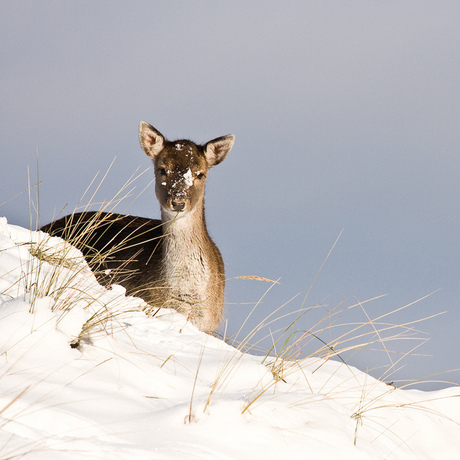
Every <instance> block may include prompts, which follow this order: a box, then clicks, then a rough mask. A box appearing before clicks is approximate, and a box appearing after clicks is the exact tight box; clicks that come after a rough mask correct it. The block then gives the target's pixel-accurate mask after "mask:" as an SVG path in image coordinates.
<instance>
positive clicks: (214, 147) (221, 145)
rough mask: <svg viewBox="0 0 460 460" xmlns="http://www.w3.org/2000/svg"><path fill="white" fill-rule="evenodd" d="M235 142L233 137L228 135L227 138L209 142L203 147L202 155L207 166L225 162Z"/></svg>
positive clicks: (223, 137)
mask: <svg viewBox="0 0 460 460" xmlns="http://www.w3.org/2000/svg"><path fill="white" fill-rule="evenodd" d="M234 142H235V136H234V135H233V134H229V135H228V136H222V137H218V138H217V139H213V140H212V141H209V142H208V143H206V145H205V146H204V153H205V155H206V161H207V162H208V166H209V167H211V166H216V165H218V164H219V163H221V162H222V161H224V160H225V158H226V156H227V155H228V154H229V153H230V150H231V149H232V147H233V143H234Z"/></svg>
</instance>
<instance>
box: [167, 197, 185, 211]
mask: <svg viewBox="0 0 460 460" xmlns="http://www.w3.org/2000/svg"><path fill="white" fill-rule="evenodd" d="M186 206H187V202H186V201H185V200H182V199H174V198H173V199H172V200H171V204H170V207H171V209H172V210H173V211H175V212H181V211H185V207H186Z"/></svg>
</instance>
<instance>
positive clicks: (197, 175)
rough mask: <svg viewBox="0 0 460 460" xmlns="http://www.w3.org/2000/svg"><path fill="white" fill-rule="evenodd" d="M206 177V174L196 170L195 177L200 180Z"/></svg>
mask: <svg viewBox="0 0 460 460" xmlns="http://www.w3.org/2000/svg"><path fill="white" fill-rule="evenodd" d="M205 177H206V174H204V173H202V172H197V173H196V178H197V179H199V180H202V179H204V178H205Z"/></svg>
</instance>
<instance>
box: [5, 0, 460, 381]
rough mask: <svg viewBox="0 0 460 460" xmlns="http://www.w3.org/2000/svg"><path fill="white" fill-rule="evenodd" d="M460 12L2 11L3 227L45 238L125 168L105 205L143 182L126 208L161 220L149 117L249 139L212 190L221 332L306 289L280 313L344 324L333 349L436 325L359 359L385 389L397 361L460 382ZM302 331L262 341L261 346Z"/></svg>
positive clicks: (170, 5) (115, 4) (257, 8)
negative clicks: (46, 226)
mask: <svg viewBox="0 0 460 460" xmlns="http://www.w3.org/2000/svg"><path fill="white" fill-rule="evenodd" d="M459 19H460V5H459V4H458V2H454V1H441V2H436V4H434V3H428V2H416V1H403V2H396V1H388V2H385V3H384V4H382V3H381V2H368V1H355V2H339V1H329V2H313V1H304V2H301V1H283V2H276V1H265V2H263V4H261V3H260V2H255V1H234V2H213V1H210V0H209V1H207V0H203V1H189V2H180V1H174V0H173V1H168V2H157V1H135V2H131V3H130V4H129V5H128V4H127V3H126V2H122V1H111V2H107V1H100V2H91V1H80V2H78V3H75V2H70V1H42V2H40V3H37V2H33V1H21V2H2V3H1V5H0V57H1V59H0V62H1V64H0V65H1V73H0V121H1V126H2V134H1V136H0V155H1V157H0V158H1V160H2V162H1V164H2V168H0V204H1V206H0V214H1V215H4V216H6V217H7V219H8V222H9V223H11V224H16V225H21V226H25V227H26V228H29V227H32V228H35V225H36V221H37V214H38V216H39V222H41V223H42V224H43V223H47V222H49V221H50V220H52V219H53V217H55V216H57V215H58V214H60V213H62V212H64V213H68V212H72V210H73V209H75V207H76V206H78V205H79V203H85V200H86V202H87V199H88V197H90V196H91V195H92V193H93V191H94V190H95V189H96V188H97V184H99V182H100V181H101V179H102V177H104V175H105V173H106V171H107V170H109V172H108V173H107V175H106V176H105V178H104V180H103V182H102V185H101V186H100V187H99V188H98V190H97V193H96V195H95V198H94V199H93V202H94V203H95V204H94V206H93V208H95V209H97V208H98V204H97V203H100V202H103V201H109V200H110V199H111V198H112V197H113V196H114V195H115V194H116V193H117V192H118V191H119V190H120V189H121V188H122V186H123V184H125V183H126V182H127V181H128V180H129V179H130V177H132V175H133V174H134V175H135V176H136V175H138V174H139V173H141V172H144V174H142V175H141V177H139V178H138V179H136V180H135V181H134V184H133V186H135V190H132V193H131V196H130V197H128V198H127V199H125V200H124V201H123V202H122V203H121V204H120V205H119V206H118V207H117V208H116V210H117V211H118V212H123V213H129V214H135V215H142V216H147V217H152V218H158V217H159V205H158V202H157V200H156V198H155V196H154V188H153V184H152V180H153V172H152V170H151V169H150V170H148V171H146V170H147V168H149V167H150V165H151V163H150V160H149V159H148V158H147V157H146V156H145V154H144V153H143V151H142V150H141V148H140V147H139V141H138V125H139V122H140V121H141V120H145V121H147V122H149V123H151V124H152V125H153V126H154V127H155V128H156V129H157V130H159V131H160V132H162V133H163V134H164V135H165V136H166V137H167V138H169V139H171V140H174V139H176V138H190V139H192V140H193V141H195V142H198V143H205V142H207V141H208V140H210V139H213V138H216V137H218V136H222V135H226V134H230V133H232V134H234V135H235V136H236V141H235V145H234V147H233V149H232V152H231V153H230V155H229V156H228V158H227V159H226V160H225V162H223V163H222V164H220V165H219V166H218V167H216V168H215V169H213V170H212V171H211V173H210V175H209V178H208V180H207V190H206V192H207V193H206V219H207V224H208V230H209V232H210V234H211V236H212V237H213V239H214V241H215V242H216V243H217V245H218V246H219V248H220V250H221V252H222V254H223V258H224V261H225V264H226V275H227V278H228V282H227V290H226V303H227V304H226V321H225V322H224V323H223V325H222V329H221V332H222V333H225V334H226V335H227V336H231V335H233V334H235V333H237V332H238V331H240V328H241V327H242V326H243V327H242V331H241V332H240V337H241V335H244V334H245V333H248V332H249V331H250V330H251V329H252V328H253V327H255V326H256V325H258V324H259V323H260V322H261V321H263V319H264V318H266V317H267V316H268V315H270V314H271V313H273V312H275V310H277V309H278V308H279V307H281V306H283V305H284V304H285V303H286V302H288V301H289V300H290V299H292V298H293V297H295V296H297V297H295V298H294V299H293V300H291V301H290V302H289V303H287V305H286V306H284V307H283V308H282V310H280V312H277V313H275V314H274V316H276V317H281V316H283V315H284V313H288V312H295V311H297V310H298V309H299V308H300V307H301V306H302V305H303V306H304V307H314V306H316V307H315V308H312V309H311V310H309V311H308V313H306V314H305V315H303V316H302V318H301V321H299V322H298V329H299V330H308V329H309V328H310V327H311V326H312V325H314V324H316V321H318V318H321V317H323V316H324V315H327V314H328V312H331V311H332V312H334V311H336V312H338V311H341V313H340V314H337V315H336V316H333V317H329V319H326V321H329V320H330V321H331V323H332V322H333V321H334V323H333V324H332V326H331V327H330V328H328V330H327V331H326V335H327V337H326V338H324V340H329V341H331V343H332V344H335V343H336V342H339V341H340V334H341V332H340V331H341V330H342V329H341V327H342V326H338V324H343V325H346V324H348V325H351V324H355V323H357V322H367V321H369V319H373V320H374V323H375V324H376V323H380V324H386V323H389V324H401V325H403V324H408V323H410V322H413V321H416V320H419V319H422V318H425V317H432V316H434V317H433V318H431V319H427V320H426V321H422V322H420V323H419V322H417V323H415V324H413V325H410V326H408V327H407V328H406V332H410V333H411V334H412V332H413V334H414V337H413V338H414V339H415V338H416V337H421V338H422V339H425V338H429V339H430V340H429V341H428V342H426V343H423V345H421V346H420V347H419V348H417V349H415V350H414V351H413V352H412V353H411V354H410V355H409V351H410V350H412V349H413V347H415V346H416V345H418V344H419V342H417V341H415V340H406V339H401V340H389V339H388V341H387V342H385V347H384V348H387V349H388V353H387V352H386V351H385V350H384V351H383V352H376V351H374V350H373V349H374V348H376V347H377V346H376V345H375V346H373V345H369V346H367V347H365V349H364V350H359V351H356V352H352V353H348V354H346V355H345V354H344V359H346V360H347V362H350V363H351V364H353V365H356V366H358V367H359V368H360V369H361V370H371V373H372V375H374V376H376V377H379V376H380V374H383V372H384V367H383V366H385V364H388V362H389V361H388V354H389V351H390V350H391V351H392V352H394V353H392V354H391V355H390V356H391V360H392V361H390V362H393V363H394V364H395V366H394V369H393V370H394V371H395V372H393V373H392V375H391V378H390V377H388V378H389V379H391V380H394V381H398V380H407V379H409V380H410V379H422V380H442V381H447V382H454V383H460V373H459V372H449V373H445V372H446V371H449V370H453V369H457V368H460V362H459V359H458V351H459V346H458V340H457V337H458V333H457V328H458V325H459V324H460V309H459V298H460V286H459V278H460V262H459V255H460V254H459V245H458V241H457V240H458V234H459V227H460V217H459V213H458V205H457V201H458V197H459V192H460V190H459V188H460V186H459V185H458V174H459V172H460V159H459V156H458V152H459V151H460V136H459V134H458V126H459V121H460V86H459V85H458V82H459V81H460V30H459V28H458V23H459ZM97 173H99V176H98V178H97V179H96V182H95V183H93V186H92V188H91V191H90V192H88V193H86V195H85V190H87V188H88V187H89V186H90V184H91V183H92V180H93V178H94V177H95V176H96V174H97ZM37 182H40V186H39V187H33V188H32V189H31V190H30V193H29V192H28V191H27V189H28V187H29V185H34V184H36V183H37ZM127 190H131V186H129V187H128V189H127ZM82 197H83V198H82ZM339 236H340V237H339ZM337 239H338V240H337ZM332 247H333V249H332V251H331V248H332ZM329 253H330V254H329ZM328 254H329V256H328ZM327 256H328V257H327ZM326 257H327V261H326V263H324V264H323V262H324V261H325V259H326ZM238 276H258V277H261V278H267V279H271V280H278V282H279V284H276V285H272V284H270V283H268V282H264V281H256V280H248V279H241V278H237V277H238ZM267 290H268V292H266V291H267ZM379 296H384V297H379ZM426 296H428V297H426ZM375 297H379V298H378V299H376V300H373V301H370V302H368V303H365V304H363V302H365V301H367V300H369V299H373V298H375ZM425 297H426V298H425ZM421 298H423V300H420V301H419V302H416V303H415V304H414V305H411V306H410V307H409V308H407V309H401V310H400V308H401V307H403V306H405V305H408V304H412V303H413V302H415V301H417V300H418V299H421ZM260 299H261V301H260V302H258V301H259V300H260ZM256 302H258V305H257V307H256V309H255V310H254V312H253V313H252V314H251V315H250V312H251V311H252V309H253V307H254V304H255V303H256ZM354 304H357V307H356V308H348V307H349V306H352V305H354ZM396 310H398V311H396ZM390 312H394V313H393V314H391V315H388V314H389V313H390ZM248 315H250V316H249V318H248V319H247V317H248ZM386 315H388V316H386ZM294 317H295V314H294ZM292 318H293V316H290V317H288V318H280V319H279V321H278V323H277V324H272V325H270V326H267V327H265V328H264V329H263V331H261V332H260V334H261V335H260V334H259V335H258V337H260V338H262V337H265V336H267V338H266V339H264V340H263V341H262V342H261V343H260V347H261V352H263V350H265V349H267V348H268V347H270V345H271V344H272V342H276V340H277V332H276V331H277V330H278V329H279V328H283V327H286V325H288V324H289V323H290V322H292ZM378 318H380V319H378ZM336 326H337V327H336ZM296 327H297V326H296ZM343 327H347V326H343ZM348 327H351V328H353V326H348ZM370 327H371V328H372V326H370ZM412 328H414V329H416V331H412ZM409 329H410V330H409ZM395 333H396V330H394V329H390V332H389V336H390V337H391V336H392V335H394V334H395ZM420 343H421V342H420ZM277 346H279V344H277ZM379 348H382V347H379ZM400 358H403V359H401V360H400ZM440 373H441V374H440ZM436 374H440V375H436ZM386 377H387V376H386ZM446 385H448V384H445V383H431V384H428V385H425V386H424V387H423V388H438V387H442V386H446Z"/></svg>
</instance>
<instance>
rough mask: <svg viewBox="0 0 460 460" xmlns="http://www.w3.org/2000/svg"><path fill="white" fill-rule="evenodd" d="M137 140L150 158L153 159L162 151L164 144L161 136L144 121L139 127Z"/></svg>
mask: <svg viewBox="0 0 460 460" xmlns="http://www.w3.org/2000/svg"><path fill="white" fill-rule="evenodd" d="M139 140H140V142H141V147H142V149H143V150H144V152H145V153H146V154H147V155H148V156H149V157H150V158H155V157H156V156H157V155H158V154H159V153H160V152H161V151H162V150H163V146H164V142H165V138H164V137H163V135H162V134H161V133H160V132H159V131H157V130H156V129H155V128H154V127H153V126H152V125H149V124H148V123H147V122H145V121H141V124H140V125H139Z"/></svg>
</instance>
